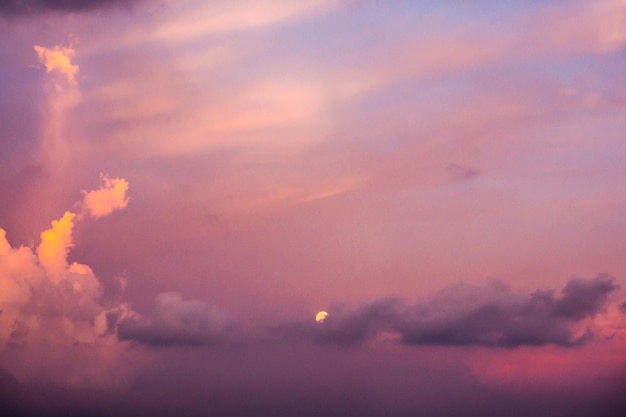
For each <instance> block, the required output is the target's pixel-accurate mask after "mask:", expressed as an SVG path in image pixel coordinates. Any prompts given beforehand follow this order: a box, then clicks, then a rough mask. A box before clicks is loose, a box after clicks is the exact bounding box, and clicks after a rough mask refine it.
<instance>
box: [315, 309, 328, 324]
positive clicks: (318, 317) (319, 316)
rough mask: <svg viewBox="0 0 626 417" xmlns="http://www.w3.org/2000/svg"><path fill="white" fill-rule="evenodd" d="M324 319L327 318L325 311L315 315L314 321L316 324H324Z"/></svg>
mask: <svg viewBox="0 0 626 417" xmlns="http://www.w3.org/2000/svg"><path fill="white" fill-rule="evenodd" d="M326 317H328V313H327V312H325V311H320V312H319V313H317V314H316V315H315V321H316V322H318V323H324V320H326Z"/></svg>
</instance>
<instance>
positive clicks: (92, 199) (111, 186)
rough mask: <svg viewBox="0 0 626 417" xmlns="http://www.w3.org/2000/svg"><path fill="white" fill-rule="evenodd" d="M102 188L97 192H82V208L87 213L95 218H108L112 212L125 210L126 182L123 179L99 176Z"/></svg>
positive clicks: (126, 203) (126, 199)
mask: <svg viewBox="0 0 626 417" xmlns="http://www.w3.org/2000/svg"><path fill="white" fill-rule="evenodd" d="M100 179H101V181H102V187H101V188H100V189H98V190H92V191H83V193H84V194H85V198H84V200H83V203H84V207H85V209H86V210H87V211H88V213H89V214H90V215H91V216H93V217H95V218H96V219H97V218H100V217H102V216H108V215H109V214H111V213H112V212H113V211H114V210H119V209H123V208H126V206H127V205H128V197H126V191H128V181H126V180H125V179H123V178H113V179H111V178H109V177H108V176H107V175H100Z"/></svg>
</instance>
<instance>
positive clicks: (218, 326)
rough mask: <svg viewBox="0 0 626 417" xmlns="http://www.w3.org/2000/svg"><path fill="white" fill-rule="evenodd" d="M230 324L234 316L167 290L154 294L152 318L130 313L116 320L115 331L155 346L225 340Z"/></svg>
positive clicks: (230, 327)
mask: <svg viewBox="0 0 626 417" xmlns="http://www.w3.org/2000/svg"><path fill="white" fill-rule="evenodd" d="M233 328H234V322H233V320H232V319H230V318H229V317H228V316H226V315H225V314H224V313H223V312H221V311H220V310H218V309H217V308H215V307H212V306H210V305H208V304H206V303H204V302H202V301H198V300H188V301H185V300H183V299H182V297H181V295H180V293H177V292H166V293H161V294H159V295H158V296H157V298H156V314H155V317H154V318H145V317H141V316H136V317H129V318H127V319H125V320H123V321H121V322H120V323H119V324H118V327H117V335H118V337H119V339H120V340H132V341H135V342H138V343H141V344H145V345H150V346H154V347H163V346H173V345H180V346H201V345H214V344H217V343H219V342H221V341H223V340H225V338H226V337H227V336H228V334H229V333H230V331H231V330H232V329H233Z"/></svg>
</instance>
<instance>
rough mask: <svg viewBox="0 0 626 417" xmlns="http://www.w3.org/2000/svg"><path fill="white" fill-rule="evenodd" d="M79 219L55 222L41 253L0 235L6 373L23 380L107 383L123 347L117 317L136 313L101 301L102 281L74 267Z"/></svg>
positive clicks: (0, 338) (0, 319) (0, 345)
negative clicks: (116, 329)
mask: <svg viewBox="0 0 626 417" xmlns="http://www.w3.org/2000/svg"><path fill="white" fill-rule="evenodd" d="M76 220H77V216H76V214H75V213H72V212H70V211H66V212H65V213H64V214H63V216H62V217H61V218H60V219H58V220H54V221H53V222H52V224H51V227H50V228H49V229H48V230H45V231H43V232H42V233H41V235H40V237H41V242H40V244H39V245H38V246H37V248H36V250H35V251H33V250H32V249H31V248H29V247H24V246H21V247H17V248H14V247H12V246H11V244H10V243H9V241H8V240H7V238H6V232H5V231H4V230H3V229H0V367H3V368H6V369H7V370H9V371H10V372H12V373H14V374H15V375H16V376H18V377H19V378H25V379H27V380H34V379H44V380H54V381H58V382H61V383H70V384H82V383H83V382H85V381H86V380H90V381H94V380H102V379H106V377H107V375H108V373H109V371H106V370H105V369H102V367H103V366H106V365H105V364H106V363H108V362H109V361H111V360H113V359H114V358H115V352H116V350H117V349H118V348H120V347H119V343H118V342H117V338H116V337H115V335H114V334H113V332H112V329H111V328H112V327H114V325H115V323H112V322H111V317H115V318H116V319H117V320H122V319H124V318H126V317H128V316H132V315H133V312H132V310H130V308H129V307H128V305H126V304H123V303H119V304H112V305H105V304H104V303H103V302H102V301H101V300H100V297H101V293H102V290H101V286H100V281H99V279H98V277H97V276H96V275H95V274H94V272H93V270H92V269H91V268H90V267H89V266H88V265H85V264H81V263H78V262H73V263H68V261H67V256H68V252H69V250H70V248H71V247H72V246H73V241H72V231H73V228H74V224H75V221H76ZM85 346H91V347H93V349H91V348H89V349H86V348H85ZM120 349H121V348H120ZM95 357H97V358H98V359H97V360H94V358H95ZM83 360H84V361H87V363H83ZM77 362H80V363H77Z"/></svg>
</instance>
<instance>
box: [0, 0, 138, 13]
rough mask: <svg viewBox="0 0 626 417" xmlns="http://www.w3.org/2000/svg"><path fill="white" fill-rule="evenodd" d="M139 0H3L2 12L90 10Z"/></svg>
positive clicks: (126, 4) (129, 3)
mask: <svg viewBox="0 0 626 417" xmlns="http://www.w3.org/2000/svg"><path fill="white" fill-rule="evenodd" d="M138 1H139V0H3V1H1V2H0V14H4V15H9V16H19V15H22V16H23V15H37V14H44V13H51V12H59V13H71V12H89V11H92V10H97V9H102V8H107V7H111V6H130V5H132V4H134V3H137V2H138Z"/></svg>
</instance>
